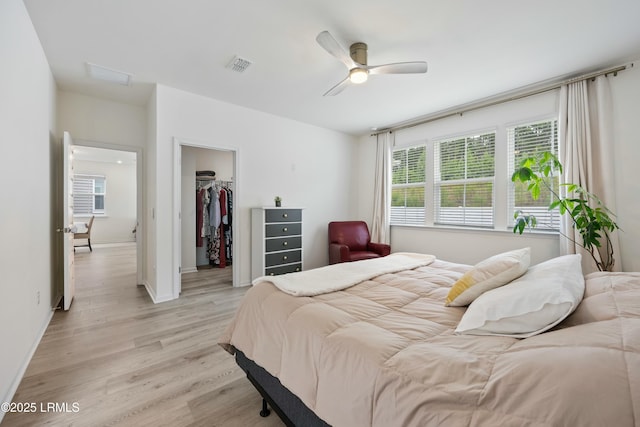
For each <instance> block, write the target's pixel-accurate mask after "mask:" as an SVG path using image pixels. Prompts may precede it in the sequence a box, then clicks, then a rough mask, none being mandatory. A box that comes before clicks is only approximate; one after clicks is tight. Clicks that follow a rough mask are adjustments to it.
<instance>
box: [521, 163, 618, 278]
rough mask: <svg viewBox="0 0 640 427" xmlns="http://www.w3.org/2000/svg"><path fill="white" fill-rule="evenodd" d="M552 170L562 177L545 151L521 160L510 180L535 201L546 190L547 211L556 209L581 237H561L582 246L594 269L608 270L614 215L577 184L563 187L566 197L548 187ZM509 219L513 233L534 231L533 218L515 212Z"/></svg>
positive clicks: (611, 264)
mask: <svg viewBox="0 0 640 427" xmlns="http://www.w3.org/2000/svg"><path fill="white" fill-rule="evenodd" d="M556 171H557V173H559V174H562V164H561V163H560V161H559V160H558V158H557V157H556V156H555V155H554V154H553V153H551V152H548V151H545V152H542V153H540V154H539V155H537V156H536V157H528V158H525V159H523V160H522V162H520V167H519V168H518V169H517V170H516V171H515V172H514V173H513V175H512V176H511V181H513V182H521V183H523V184H525V185H527V191H529V193H530V194H531V197H532V198H533V199H534V200H537V199H538V197H539V196H540V192H541V190H546V191H549V192H550V193H551V196H552V201H551V203H550V204H549V210H552V209H556V208H557V209H558V210H559V211H560V215H565V214H566V215H569V217H570V218H571V221H572V225H573V227H574V228H575V229H576V230H577V231H578V233H580V236H581V237H582V243H578V242H576V241H575V240H573V239H572V238H570V237H569V236H567V235H566V234H563V233H561V234H562V235H563V236H564V237H566V238H567V239H569V240H570V241H572V242H573V243H576V244H577V245H579V246H582V247H583V248H584V249H585V250H586V251H587V252H588V253H589V254H590V255H591V258H593V260H594V262H595V263H596V266H597V267H598V270H600V271H611V270H612V269H613V265H614V263H615V259H614V258H613V247H612V245H611V238H610V236H609V233H612V232H614V231H615V230H617V229H619V228H620V227H619V226H618V224H616V222H615V221H614V219H613V218H615V214H614V213H613V212H611V211H610V210H609V209H608V208H607V207H606V206H605V205H604V203H602V201H601V200H600V199H599V198H598V197H597V196H596V195H595V194H593V193H590V192H588V191H587V190H585V189H584V188H583V187H581V186H579V185H577V184H570V183H568V184H563V186H564V187H565V188H566V196H563V195H561V194H560V191H558V190H556V189H554V187H553V185H552V184H551V179H550V178H551V177H552V176H553V175H554V172H556ZM513 218H514V219H515V225H514V227H513V232H514V233H516V232H517V233H519V234H522V232H523V231H524V229H525V228H535V227H536V226H537V225H538V222H537V220H536V217H535V216H534V215H531V214H526V213H525V212H523V211H522V210H517V211H516V212H515V213H514V215H513ZM596 251H598V252H599V254H600V258H601V259H600V260H599V259H598V258H597V257H596V255H595V253H596Z"/></svg>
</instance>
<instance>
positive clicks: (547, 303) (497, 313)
mask: <svg viewBox="0 0 640 427" xmlns="http://www.w3.org/2000/svg"><path fill="white" fill-rule="evenodd" d="M580 258H581V257H580V254H577V255H565V256H561V257H558V258H553V259H551V260H549V261H545V262H543V263H540V264H538V265H535V266H533V267H531V268H529V270H528V271H527V272H526V273H525V274H524V276H522V277H520V278H519V279H517V280H514V281H513V282H511V283H509V284H508V285H505V286H502V287H500V288H496V289H493V290H490V291H488V292H485V293H484V294H482V295H480V296H479V297H478V298H477V299H476V300H475V301H474V302H473V303H472V304H471V305H470V306H469V308H467V311H466V312H465V313H464V315H463V316H462V319H461V320H460V323H459V324H458V327H457V328H456V333H461V334H468V335H501V336H508V337H516V338H527V337H530V336H533V335H536V334H539V333H541V332H544V331H546V330H547V329H550V328H552V327H554V326H555V325H557V324H558V323H560V322H561V321H562V320H564V319H565V318H566V317H567V316H568V315H569V314H571V313H572V312H573V310H575V308H576V307H577V306H578V304H580V301H582V296H583V295H584V277H583V275H582V266H581V263H580Z"/></svg>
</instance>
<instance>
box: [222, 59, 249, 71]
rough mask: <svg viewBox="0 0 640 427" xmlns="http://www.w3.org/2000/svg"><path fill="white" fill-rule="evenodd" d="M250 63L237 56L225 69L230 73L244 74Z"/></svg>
mask: <svg viewBox="0 0 640 427" xmlns="http://www.w3.org/2000/svg"><path fill="white" fill-rule="evenodd" d="M251 64H252V62H251V61H249V60H248V59H244V58H240V57H239V56H234V57H233V59H232V60H231V62H229V64H228V65H227V68H228V69H230V70H231V71H235V72H236V73H244V72H245V71H246V69H247V68H249V65H251Z"/></svg>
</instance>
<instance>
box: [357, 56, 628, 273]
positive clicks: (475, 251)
mask: <svg viewBox="0 0 640 427" xmlns="http://www.w3.org/2000/svg"><path fill="white" fill-rule="evenodd" d="M639 68H640V67H638V66H636V67H634V68H631V69H629V70H627V71H623V72H621V73H619V74H618V76H617V77H611V78H610V82H611V90H612V98H613V116H614V141H613V144H612V149H613V150H614V156H615V161H616V165H617V167H616V176H615V188H616V197H617V201H618V202H617V206H616V207H612V209H613V210H614V212H616V213H617V215H618V217H617V219H618V223H619V225H620V226H621V227H622V228H623V231H622V232H620V233H619V236H620V244H621V253H620V254H616V260H617V262H620V263H622V268H623V269H624V270H625V271H640V256H639V255H640V243H639V242H640V215H638V212H640V183H639V182H638V180H636V179H632V178H630V177H631V176H632V175H631V174H633V172H634V171H635V169H637V163H638V159H640V144H638V143H637V141H638V138H637V127H636V122H637V115H638V99H640V69H639ZM557 103H558V101H557V91H554V92H548V93H546V94H542V95H538V96H535V97H530V98H527V99H524V100H521V101H513V102H510V103H505V104H501V105H498V106H494V107H490V108H486V109H483V110H480V111H474V112H469V113H465V114H464V115H463V116H454V117H450V118H446V119H442V120H439V121H436V122H432V123H428V124H424V125H420V126H416V127H414V128H411V129H407V130H404V131H399V132H398V133H397V134H396V146H402V145H410V144H412V143H414V142H417V141H424V140H426V139H437V138H441V137H443V136H447V135H453V134H459V133H460V132H466V131H473V130H479V129H482V127H483V126H484V125H483V124H482V123H486V117H487V116H490V115H496V114H498V115H500V116H501V117H503V122H504V123H506V124H508V123H509V122H512V121H517V120H519V119H520V118H526V117H532V118H535V117H539V116H540V117H542V116H545V115H546V114H548V113H555V112H556V111H557ZM502 127H503V126H502ZM502 127H499V128H498V133H500V132H501V128H502ZM496 144H498V140H496ZM375 147H376V142H375V138H374V137H369V136H364V137H362V138H361V139H360V141H359V144H358V156H357V157H358V159H359V170H358V172H357V174H356V178H355V179H356V182H357V183H358V185H359V187H365V186H366V185H367V183H369V182H371V181H372V180H373V176H374V175H373V174H374V164H375V149H376V148H375ZM372 206H373V195H371V194H370V193H368V192H367V193H359V194H358V215H359V216H361V217H363V218H366V219H367V221H371V217H372ZM502 215H503V217H504V215H505V214H504V213H503V214H502ZM391 244H392V250H393V251H394V252H395V251H403V250H413V251H419V252H426V253H433V254H435V255H437V256H438V257H440V258H442V259H447V260H450V261H455V262H462V263H468V264H474V263H476V262H477V261H479V260H482V259H483V258H485V257H486V256H488V255H490V254H494V253H498V252H502V251H506V250H510V249H513V248H517V247H522V246H531V248H532V262H533V263H537V262H540V261H543V260H545V259H549V258H551V257H554V256H557V255H558V254H559V248H558V239H557V238H553V237H550V236H539V235H538V236H532V235H523V236H520V235H513V234H512V233H510V232H507V231H500V232H492V231H468V232H466V231H460V230H451V229H444V228H437V227H397V226H394V227H392V230H391Z"/></svg>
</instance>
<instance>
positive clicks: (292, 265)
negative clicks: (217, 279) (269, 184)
mask: <svg viewBox="0 0 640 427" xmlns="http://www.w3.org/2000/svg"><path fill="white" fill-rule="evenodd" d="M301 270H302V208H289V207H286V208H266V207H265V208H253V209H251V280H253V279H255V278H257V277H260V276H269V275H271V276H275V275H278V274H285V273H293V272H295V271H301Z"/></svg>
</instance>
